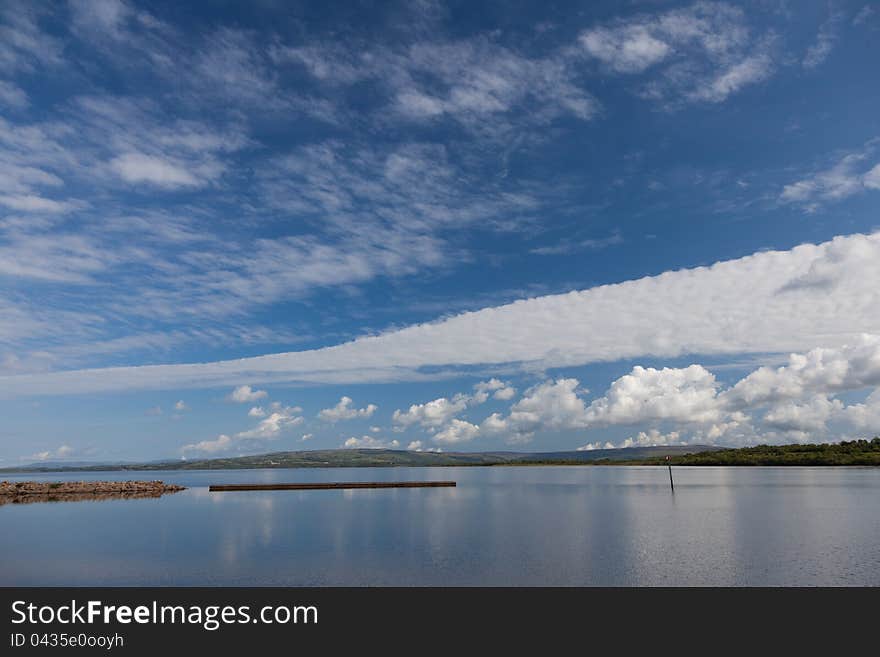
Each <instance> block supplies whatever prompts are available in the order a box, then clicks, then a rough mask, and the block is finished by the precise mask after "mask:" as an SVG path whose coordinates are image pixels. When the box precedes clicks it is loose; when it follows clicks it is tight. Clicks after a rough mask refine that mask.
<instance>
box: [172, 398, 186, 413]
mask: <svg viewBox="0 0 880 657" xmlns="http://www.w3.org/2000/svg"><path fill="white" fill-rule="evenodd" d="M174 410H175V411H188V410H189V406H187V405H186V403H185V402H184V401H183V400H182V399H180V400H178V401H177V403H175V404H174Z"/></svg>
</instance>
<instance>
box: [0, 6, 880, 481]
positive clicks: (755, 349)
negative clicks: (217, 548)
mask: <svg viewBox="0 0 880 657" xmlns="http://www.w3.org/2000/svg"><path fill="white" fill-rule="evenodd" d="M878 61H880V4H878V3H877V2H865V0H856V1H853V2H843V1H833V0H832V1H823V2H807V1H799V2H785V1H774V0H755V1H754V2H741V3H725V2H696V3H680V2H665V1H644V2H636V1H633V2H572V3H568V2H552V1H546V0H545V1H543V2H528V1H519V2H448V3H441V2H432V1H429V0H424V1H421V2H417V1H409V2H368V1H362V2H349V3H343V2H338V3H336V2H334V3H325V2H270V1H268V0H266V1H262V2H248V3H236V2H226V1H220V0H215V1H212V2H203V3H177V2H150V3H146V2H144V3H136V2H133V1H131V0H127V1H122V0H71V1H70V2H52V3H48V2H46V3H41V2H16V1H14V0H4V1H3V2H0V467H9V466H15V465H19V464H22V463H29V462H35V461H43V462H54V461H67V462H93V461H138V460H153V459H182V458H185V459H193V458H205V457H216V456H229V455H241V454H254V453H263V452H270V451H285V450H298V449H327V448H339V447H377V448H378V447H391V448H398V449H410V450H442V451H484V450H493V451H494V450H518V451H558V450H575V449H596V448H611V447H627V446H633V445H665V444H719V445H731V446H741V445H753V444H760V443H790V442H825V441H831V442H833V441H839V440H850V439H854V438H864V437H871V436H873V435H876V434H878V433H880V217H878V212H877V210H878V207H880V78H878V74H877V62H878Z"/></svg>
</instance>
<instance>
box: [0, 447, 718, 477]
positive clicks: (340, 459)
mask: <svg viewBox="0 0 880 657" xmlns="http://www.w3.org/2000/svg"><path fill="white" fill-rule="evenodd" d="M707 449H708V450H713V449H719V448H718V447H710V446H705V445H691V446H688V447H678V446H674V447H632V448H628V449H597V450H592V451H584V452H577V451H574V452H543V453H531V452H441V453H437V452H410V451H406V450H399V449H324V450H311V451H302V452H275V453H273V454H257V455H254V456H238V457H230V458H218V459H200V460H187V461H183V460H179V461H158V462H154V463H102V464H93V465H88V464H86V465H83V464H77V465H69V466H64V465H61V464H57V463H54V464H48V465H47V464H39V463H36V464H33V465H29V466H24V467H20V468H15V469H8V470H0V472H101V471H108V470H126V471H133V472H140V471H147V470H245V469H253V468H363V467H373V468H375V467H403V466H409V467H413V466H431V467H444V466H477V465H484V466H485V465H583V464H589V463H593V462H596V461H599V460H602V459H604V460H606V461H610V460H613V461H618V460H620V461H629V460H632V459H648V458H653V457H663V456H666V455H667V454H669V455H679V454H684V453H685V452H694V451H700V450H707Z"/></svg>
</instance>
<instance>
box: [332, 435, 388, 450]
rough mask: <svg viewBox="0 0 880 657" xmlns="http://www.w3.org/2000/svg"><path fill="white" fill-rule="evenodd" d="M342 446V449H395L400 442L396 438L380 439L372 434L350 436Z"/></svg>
mask: <svg viewBox="0 0 880 657" xmlns="http://www.w3.org/2000/svg"><path fill="white" fill-rule="evenodd" d="M342 447H343V448H344V449H397V448H398V447H400V443H399V442H398V441H397V440H390V441H389V440H382V439H381V438H376V437H374V436H361V437H360V438H355V437H354V436H352V437H351V438H349V439H348V440H346V441H345V442H344V443H343V444H342Z"/></svg>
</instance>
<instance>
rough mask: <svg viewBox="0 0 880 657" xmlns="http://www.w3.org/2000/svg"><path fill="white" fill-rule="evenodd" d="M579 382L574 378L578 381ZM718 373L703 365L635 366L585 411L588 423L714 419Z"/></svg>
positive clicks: (704, 420)
mask: <svg viewBox="0 0 880 657" xmlns="http://www.w3.org/2000/svg"><path fill="white" fill-rule="evenodd" d="M576 383H577V382H576V381H575V384H576ZM717 388H718V386H717V383H716V381H715V375H714V374H712V373H711V372H709V371H708V370H707V369H705V368H704V367H702V366H701V365H691V366H689V367H685V368H669V367H664V368H663V369H661V370H656V369H654V368H651V367H648V368H645V367H641V366H636V367H634V368H633V370H632V372H631V373H630V374H627V375H625V376H622V377H620V378H619V379H617V380H616V381H614V382H613V383H612V384H611V388H610V389H609V390H608V392H607V393H606V395H605V396H604V397H601V398H600V399H597V400H596V401H594V402H593V403H592V404H590V406H589V408H587V409H586V410H585V411H584V412H583V413H582V416H583V419H584V422H585V423H586V424H590V425H599V426H601V425H603V424H636V423H639V422H655V421H663V420H669V421H673V422H715V421H718V420H719V419H720V409H719V404H718V400H717V394H718V390H717Z"/></svg>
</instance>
